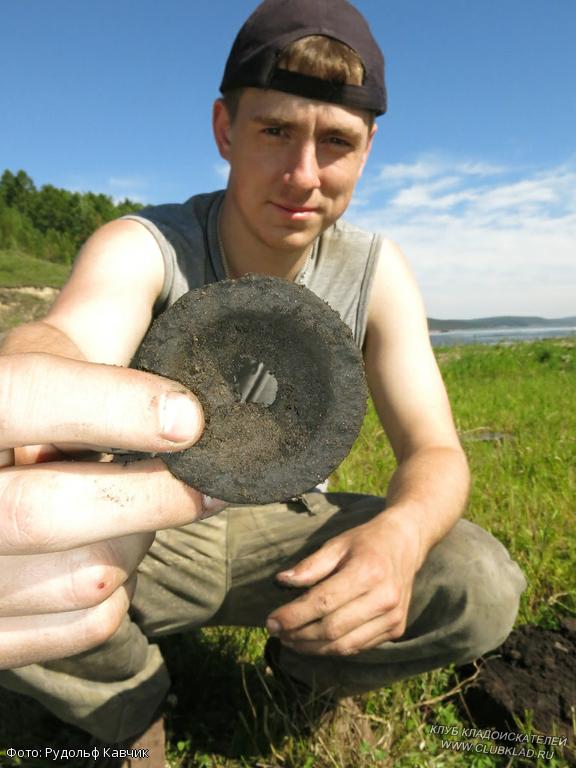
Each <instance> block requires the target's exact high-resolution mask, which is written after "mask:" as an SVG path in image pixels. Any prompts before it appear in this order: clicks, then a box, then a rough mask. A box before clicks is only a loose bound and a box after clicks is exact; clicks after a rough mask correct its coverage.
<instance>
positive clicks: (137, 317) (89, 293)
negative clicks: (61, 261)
mask: <svg viewBox="0 0 576 768" xmlns="http://www.w3.org/2000/svg"><path fill="white" fill-rule="evenodd" d="M163 282H164V262H163V258H162V254H161V251H160V247H159V245H158V243H157V242H156V240H155V238H154V237H153V235H152V234H151V233H150V232H149V231H148V230H147V229H146V228H145V227H144V226H142V225H141V224H140V223H139V222H137V221H134V220H130V219H127V220H122V219H120V220H116V221H112V222H110V223H108V224H105V225H104V226H102V227H100V229H98V230H97V231H96V232H95V233H94V234H93V235H92V236H91V237H90V238H89V239H88V240H87V241H86V243H85V245H84V246H83V247H82V249H81V251H80V253H79V254H78V257H77V259H76V262H75V264H74V268H73V270H72V274H71V276H70V278H69V280H68V282H67V283H66V285H65V286H64V288H63V289H62V291H61V293H60V295H59V297H58V299H57V300H56V302H55V303H54V306H53V307H52V309H51V310H50V312H49V313H48V315H47V317H46V321H47V322H49V323H50V324H51V325H53V326H55V327H56V328H58V329H59V330H61V331H62V332H64V333H65V334H66V335H68V336H69V337H70V338H71V339H72V340H73V341H74V342H75V343H76V344H77V345H78V346H79V348H80V349H82V351H83V352H84V353H85V354H86V356H87V358H88V359H90V360H98V361H99V362H109V363H115V364H124V363H126V362H127V361H128V360H129V359H130V357H131V356H132V354H133V353H134V351H135V349H136V348H137V346H138V344H139V342H140V340H141V338H142V336H143V335H144V333H145V332H146V329H147V327H148V325H149V323H150V320H151V316H152V309H153V306H154V302H155V301H156V299H157V297H158V296H159V294H160V292H161V290H162V286H163Z"/></svg>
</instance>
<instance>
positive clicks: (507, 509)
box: [0, 340, 576, 768]
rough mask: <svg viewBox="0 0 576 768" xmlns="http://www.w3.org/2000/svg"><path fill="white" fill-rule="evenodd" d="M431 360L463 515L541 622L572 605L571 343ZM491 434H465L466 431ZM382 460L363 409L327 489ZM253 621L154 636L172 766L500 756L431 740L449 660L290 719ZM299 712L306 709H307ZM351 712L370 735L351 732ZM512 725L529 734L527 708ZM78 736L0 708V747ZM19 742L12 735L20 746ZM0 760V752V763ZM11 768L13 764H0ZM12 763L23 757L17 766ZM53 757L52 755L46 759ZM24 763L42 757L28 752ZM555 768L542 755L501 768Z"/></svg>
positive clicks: (318, 767)
mask: <svg viewBox="0 0 576 768" xmlns="http://www.w3.org/2000/svg"><path fill="white" fill-rule="evenodd" d="M438 358H439V361H440V365H441V368H442V371H443V374H444V377H445V381H446V384H447V387H448V390H449V394H450V397H451V401H452V405H453V411H454V417H455V420H456V424H457V427H458V430H459V432H460V434H461V437H462V440H463V445H464V447H465V450H466V453H467V455H468V458H469V461H470V464H471V468H472V473H473V477H474V486H473V491H472V498H471V503H470V508H469V512H468V514H467V516H468V517H469V518H470V519H472V520H473V521H475V522H477V523H479V524H480V525H482V526H483V527H485V528H486V529H488V530H489V531H491V532H492V533H493V534H495V535H496V536H497V537H498V538H500V539H501V540H502V541H503V543H504V544H505V545H506V546H507V547H508V548H509V550H510V552H511V554H512V556H513V557H514V558H515V559H516V560H517V561H518V562H519V563H520V564H521V566H522V568H523V569H524V571H525V573H526V576H527V579H528V584H529V586H528V588H527V590H526V592H525V594H524V596H523V598H522V604H521V609H520V616H519V623H524V622H527V621H528V622H535V623H538V624H540V625H543V626H547V627H550V626H554V625H555V624H556V622H557V620H558V618H559V617H560V616H562V615H566V614H569V615H576V581H575V576H574V574H575V573H576V535H575V534H576V525H575V515H574V499H576V475H575V467H576V409H575V408H574V403H575V402H576V341H574V340H558V341H549V342H536V343H526V344H517V345H512V346H497V347H487V346H470V347H460V348H452V349H448V350H441V351H439V352H438ZM482 436H484V437H486V436H488V437H492V438H495V439H489V440H478V439H475V438H478V437H482ZM393 466H394V463H393V459H392V456H391V452H390V449H389V448H388V446H387V443H386V440H385V438H384V435H383V434H382V430H381V428H380V426H379V424H378V421H377V418H376V415H375V413H374V410H373V408H370V409H369V412H368V414H367V417H366V420H365V423H364V427H363V430H362V433H361V435H360V437H359V438H358V440H357V442H356V445H355V447H354V449H353V451H352V453H351V454H350V456H349V457H348V459H347V460H346V461H345V462H344V463H343V464H342V465H341V467H340V468H339V470H338V471H337V473H336V474H335V475H334V477H333V481H332V489H333V490H337V489H338V490H363V491H366V492H370V493H382V494H383V493H384V492H385V489H386V484H387V480H388V478H389V476H390V473H391V471H392V469H393ZM264 642H265V633H264V632H263V631H262V630H231V629H206V630H203V631H202V632H199V633H197V634H194V635H188V636H181V637H173V638H167V639H165V640H164V641H163V642H162V648H163V651H164V654H165V657H166V659H167V662H168V665H169V668H170V669H171V674H172V677H173V681H174V687H173V692H172V694H171V698H170V700H169V704H170V709H169V711H168V726H169V733H170V748H169V765H170V766H171V767H172V768H246V767H247V766H251V767H253V768H268V767H269V768H273V767H280V766H282V768H369V767H370V766H381V767H382V768H421V767H422V768H428V767H430V768H452V767H453V768H496V767H498V768H500V767H501V768H504V766H507V765H510V763H509V762H507V761H506V760H503V759H502V758H496V757H493V756H490V755H485V754H481V753H480V754H472V753H469V754H459V753H457V752H451V751H449V750H446V749H443V748H442V745H441V737H440V736H439V735H437V734H434V733H431V731H430V728H431V726H433V725H434V724H439V725H447V726H454V727H457V728H458V727H461V726H463V723H462V721H461V720H460V715H459V714H458V711H459V710H458V708H457V700H458V697H457V695H450V690H451V688H452V687H453V685H454V681H453V679H452V677H451V672H450V670H440V671H436V672H432V673H429V674H425V675H421V676H419V677H417V678H414V679H412V680H409V681H406V682H402V683H397V684H394V685H392V686H391V687H389V688H386V689H383V690H381V691H377V692H374V693H372V694H369V695H366V696H364V697H362V698H361V699H359V700H358V701H359V704H360V708H361V713H360V715H359V714H358V713H351V714H350V719H349V726H350V729H349V732H350V733H351V734H352V736H351V737H350V738H343V737H342V734H341V732H339V731H336V730H331V728H332V726H331V725H330V724H324V725H323V726H322V727H316V726H315V725H314V722H313V720H312V719H310V728H309V729H308V730H309V731H310V732H308V733H307V732H306V729H305V728H304V729H302V728H296V727H295V726H294V723H293V719H294V718H293V714H294V707H295V706H297V705H295V704H294V701H293V700H290V698H289V697H288V698H287V697H286V694H285V692H284V691H283V690H282V689H281V688H280V687H279V686H278V685H277V683H276V681H275V680H274V679H272V678H270V677H267V676H266V675H265V673H264V664H263V662H262V659H261V653H262V649H263V645H264ZM300 714H303V715H304V719H306V717H309V716H310V711H309V710H308V709H306V711H305V712H304V713H302V712H300ZM359 718H360V719H362V720H364V722H365V723H367V724H368V725H369V726H370V727H371V728H372V731H373V733H374V735H375V737H376V744H375V745H372V746H371V745H369V744H368V743H367V742H366V741H362V738H361V736H360V735H358V734H356V735H354V734H355V733H356V732H355V730H354V728H355V727H356V726H357V724H358V720H359ZM519 727H522V728H524V729H525V730H526V731H527V732H529V731H530V718H529V715H527V717H526V721H525V724H524V725H522V724H520V726H519ZM24 729H25V732H26V733H28V734H30V736H29V737H28V740H27V741H26V744H27V745H29V746H33V745H37V744H58V743H59V744H60V745H62V746H65V745H66V744H67V743H69V744H70V745H74V744H76V745H83V744H85V743H86V737H85V736H82V734H79V733H77V732H74V731H72V730H71V729H69V728H67V727H66V726H61V725H59V724H58V723H57V721H54V720H53V719H51V718H48V717H46V716H44V715H43V714H41V711H40V709H39V707H37V706H36V705H35V704H32V703H30V702H27V701H26V700H24V699H17V698H16V697H13V696H12V695H8V694H7V695H5V696H4V697H3V699H2V703H1V704H0V746H3V745H4V744H9V743H10V736H12V737H13V736H14V735H15V734H16V733H18V734H20V733H22V731H23V730H24ZM23 740H25V738H24V737H22V738H20V742H22V741H23ZM0 762H1V760H0ZM5 764H6V765H17V764H18V763H16V762H9V761H8V760H7V761H6V763H5ZM21 764H22V765H24V764H25V762H23V763H21ZM46 764H53V763H46ZM33 765H35V766H40V765H42V763H41V762H39V761H35V762H34V763H33ZM516 765H517V766H521V765H527V766H528V765H533V766H536V768H545V765H546V766H549V767H550V766H551V767H552V768H565V767H566V766H567V765H568V763H567V762H566V761H565V760H564V759H562V758H561V757H560V756H559V755H558V756H557V757H554V759H553V760H552V761H548V762H546V763H543V762H540V763H538V762H536V763H534V762H532V763H530V762H528V763H522V762H521V761H517V762H516V763H514V766H516Z"/></svg>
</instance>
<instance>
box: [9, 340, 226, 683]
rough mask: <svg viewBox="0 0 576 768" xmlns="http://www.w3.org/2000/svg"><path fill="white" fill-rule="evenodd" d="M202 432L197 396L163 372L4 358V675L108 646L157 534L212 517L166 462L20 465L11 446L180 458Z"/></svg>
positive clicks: (48, 357) (18, 356)
mask: <svg viewBox="0 0 576 768" xmlns="http://www.w3.org/2000/svg"><path fill="white" fill-rule="evenodd" d="M203 427H204V418H203V413H202V409H201V406H200V404H199V403H198V401H197V400H196V398H195V397H194V396H193V395H192V394H191V393H190V392H188V391H187V390H185V388H184V387H182V386H181V385H180V384H177V383H175V382H172V381H169V380H167V379H164V378H161V377H159V376H154V375H152V374H147V373H143V372H140V371H134V370H130V369H126V368H117V367H114V366H107V365H96V364H92V363H86V362H79V361H77V360H71V359H67V358H63V357H58V356H54V355H47V354H36V353H28V354H15V355H6V356H3V357H0V468H1V469H0V668H10V667H18V666H23V665H25V664H29V663H32V662H36V661H43V660H47V659H54V658H62V657H64V656H69V655H73V654H76V653H79V652H80V651H83V650H86V649H87V648H91V647H94V646H97V645H99V644H101V643H102V642H104V641H106V640H107V639H108V638H109V637H111V636H112V635H113V634H114V632H115V631H116V629H117V628H118V626H119V625H120V623H121V621H122V618H123V616H124V614H125V613H126V611H127V609H128V605H129V601H130V597H131V594H132V592H133V589H134V583H135V572H136V568H137V566H138V564H139V562H140V561H141V559H142V558H143V557H144V555H145V554H146V552H147V550H148V548H149V547H150V545H151V543H152V541H153V539H154V531H156V530H158V529H161V528H170V527H176V526H181V525H185V524H187V523H190V522H193V521H194V520H197V519H199V518H200V517H202V516H203V515H205V514H206V509H205V508H204V501H203V497H202V494H201V493H200V492H198V491H196V490H194V489H192V488H189V487H188V486H186V485H185V484H184V483H181V482H180V481H178V480H176V479H175V478H174V477H173V476H172V475H171V474H170V473H169V472H168V470H167V469H166V468H165V467H164V464H163V463H162V462H161V461H160V460H159V459H150V460H143V461H138V462H133V463H131V464H128V465H126V466H123V465H121V464H117V463H106V462H97V461H94V462H75V461H70V460H68V461H50V462H48V463H35V464H27V465H25V466H21V465H15V462H14V449H15V448H19V447H21V446H41V445H54V444H56V445H59V446H62V445H65V446H66V447H67V448H70V447H73V448H74V447H75V448H79V449H86V448H91V449H95V450H103V449H104V450H105V449H106V447H108V448H109V447H114V448H123V449H128V450H137V451H145V452H164V451H179V450H182V449H184V448H187V447H189V446H190V445H192V444H194V443H195V442H196V441H197V440H198V439H199V438H200V436H201V434H202V430H203ZM37 453H39V454H40V453H43V451H41V450H40V451H37ZM211 511H212V510H211Z"/></svg>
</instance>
